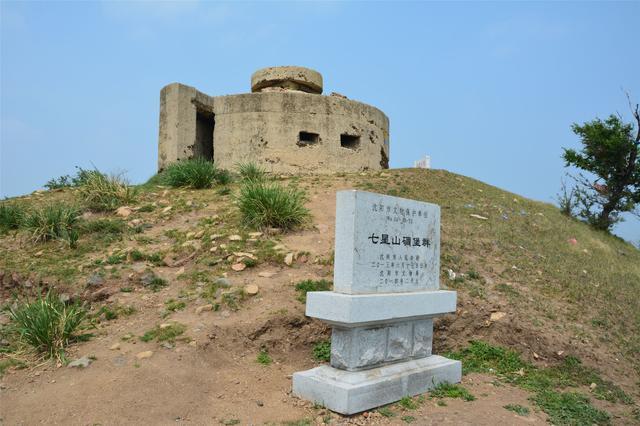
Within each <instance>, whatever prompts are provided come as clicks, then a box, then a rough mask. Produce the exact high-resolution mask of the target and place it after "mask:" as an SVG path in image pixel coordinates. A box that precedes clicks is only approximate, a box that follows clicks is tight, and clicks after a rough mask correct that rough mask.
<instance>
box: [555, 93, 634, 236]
mask: <svg viewBox="0 0 640 426" xmlns="http://www.w3.org/2000/svg"><path fill="white" fill-rule="evenodd" d="M632 114H633V117H634V119H635V121H636V124H637V128H635V129H634V127H636V126H634V124H633V123H625V122H623V120H622V119H621V118H620V117H618V116H615V115H611V116H609V118H607V119H606V120H604V121H603V120H600V119H599V118H596V119H595V120H592V121H589V122H586V123H584V124H583V125H578V124H576V123H574V124H573V126H572V130H573V132H574V133H575V134H576V135H578V136H579V137H580V141H581V142H582V149H581V150H580V151H576V150H574V149H567V148H564V154H563V157H564V160H565V166H567V167H568V166H575V167H577V168H578V169H581V170H583V171H586V172H588V173H590V174H591V175H592V176H593V177H592V178H589V177H586V176H585V175H582V174H580V175H579V176H578V177H577V178H576V187H575V191H574V196H575V202H576V203H575V204H576V209H577V211H576V212H575V214H576V215H577V216H578V217H580V218H582V219H584V220H586V221H587V222H588V223H590V224H591V225H593V226H594V227H595V228H597V229H602V230H607V231H609V230H611V227H612V226H613V225H614V224H615V223H617V222H619V221H620V220H622V218H621V217H620V213H624V212H632V213H634V214H638V211H637V210H636V206H637V205H638V204H639V203H640V112H639V111H638V105H637V104H636V105H635V109H634V108H633V107H632Z"/></svg>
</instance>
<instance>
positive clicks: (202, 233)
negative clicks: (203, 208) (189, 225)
mask: <svg viewBox="0 0 640 426" xmlns="http://www.w3.org/2000/svg"><path fill="white" fill-rule="evenodd" d="M203 235H204V230H200V231H198V232H196V234H195V235H194V236H193V238H195V239H196V240H199V239H200V238H202V236H203Z"/></svg>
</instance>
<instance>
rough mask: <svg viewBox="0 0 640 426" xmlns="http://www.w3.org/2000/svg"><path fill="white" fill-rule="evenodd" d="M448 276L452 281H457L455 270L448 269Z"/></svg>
mask: <svg viewBox="0 0 640 426" xmlns="http://www.w3.org/2000/svg"><path fill="white" fill-rule="evenodd" d="M447 276H448V277H449V279H450V280H451V281H453V280H455V279H456V273H455V272H453V269H447Z"/></svg>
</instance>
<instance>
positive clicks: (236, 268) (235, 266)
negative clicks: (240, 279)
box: [231, 262, 247, 272]
mask: <svg viewBox="0 0 640 426" xmlns="http://www.w3.org/2000/svg"><path fill="white" fill-rule="evenodd" d="M246 268H247V265H245V264H244V263H242V262H238V263H234V264H233V265H231V269H233V270H234V271H236V272H240V271H244V270H245V269H246Z"/></svg>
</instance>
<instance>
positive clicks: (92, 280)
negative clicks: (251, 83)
mask: <svg viewBox="0 0 640 426" xmlns="http://www.w3.org/2000/svg"><path fill="white" fill-rule="evenodd" d="M102 284H104V278H102V277H101V276H100V274H98V273H97V272H94V273H93V274H91V276H90V277H89V278H88V279H87V287H100V286H101V285H102Z"/></svg>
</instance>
